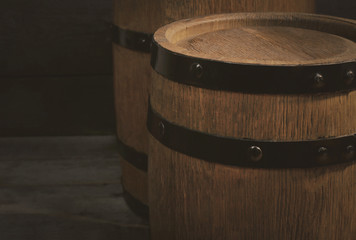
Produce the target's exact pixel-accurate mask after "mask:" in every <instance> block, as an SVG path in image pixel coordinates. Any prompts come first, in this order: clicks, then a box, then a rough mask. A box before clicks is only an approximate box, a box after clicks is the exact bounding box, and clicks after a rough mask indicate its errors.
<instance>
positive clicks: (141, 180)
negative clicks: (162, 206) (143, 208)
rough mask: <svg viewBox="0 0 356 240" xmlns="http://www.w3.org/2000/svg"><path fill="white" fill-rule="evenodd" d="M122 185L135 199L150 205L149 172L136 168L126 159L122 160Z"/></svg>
mask: <svg viewBox="0 0 356 240" xmlns="http://www.w3.org/2000/svg"><path fill="white" fill-rule="evenodd" d="M120 165H121V170H122V185H123V187H124V188H125V191H127V192H129V193H130V194H131V195H132V196H133V197H134V198H135V199H137V200H139V201H140V202H142V203H144V204H145V205H148V187H147V172H145V171H141V170H139V169H137V168H135V167H134V166H133V165H132V164H130V163H129V162H127V161H126V160H125V159H123V158H122V159H120Z"/></svg>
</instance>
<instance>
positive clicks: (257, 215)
mask: <svg viewBox="0 0 356 240" xmlns="http://www.w3.org/2000/svg"><path fill="white" fill-rule="evenodd" d="M221 17H222V18H223V17H224V16H221ZM217 18H219V17H217ZM307 19H308V17H306V19H305V20H306V21H304V22H303V24H305V25H307V23H308V20H307ZM194 21H199V19H196V20H191V21H185V22H184V21H183V22H180V23H177V24H176V25H175V24H172V25H170V26H171V27H172V26H177V27H178V28H179V29H185V30H184V31H185V32H184V31H183V32H184V33H183V32H179V31H175V30H174V29H171V28H170V27H169V26H167V27H165V28H163V31H166V32H165V33H167V34H165V36H166V37H167V41H163V44H164V46H166V47H167V48H168V49H169V50H172V49H173V51H174V49H175V50H177V52H178V53H181V54H182V53H183V54H186V53H187V52H188V51H189V48H182V47H181V46H176V45H177V44H179V43H181V42H184V41H185V40H184V39H185V38H186V41H185V43H186V45H185V46H191V44H190V43H189V41H190V40H191V39H192V38H191V36H192V35H191V34H189V33H194V31H195V32H199V33H201V34H203V35H199V34H196V35H195V37H196V36H198V35H199V38H201V40H202V41H205V38H204V37H205V36H207V37H208V41H210V39H212V37H213V36H216V35H214V34H213V35H209V34H206V33H207V32H209V29H210V30H211V29H214V30H215V31H220V30H221V29H220V27H223V26H224V21H220V22H219V23H217V24H215V25H214V27H206V26H207V25H208V24H206V25H203V30H199V29H198V27H195V28H194V27H192V28H191V29H190V27H191V26H192V25H189V24H190V22H194ZM201 21H203V22H205V23H207V22H209V21H207V19H206V18H202V19H201ZM349 23H351V22H348V21H345V22H344V23H343V24H349ZM352 23H353V24H354V22H352ZM219 24H220V25H219ZM341 25H342V24H341ZM332 26H334V25H332ZM323 29H324V28H323ZM232 31H233V30H232ZM326 31H327V30H326ZM337 31H339V30H337ZM287 32H288V30H287ZM292 32H293V33H295V32H294V30H293V31H292ZM186 33H187V34H186ZM279 33H280V31H277V32H276V34H277V35H279ZM234 34H235V32H233V33H232V35H233V36H234ZM217 35H218V37H220V36H221V35H219V34H217ZM156 36H157V37H156V38H155V40H156V41H157V40H158V43H159V44H160V41H159V40H160V39H163V35H160V32H159V31H158V35H156ZM247 38H248V39H250V36H248V37H247ZM177 39H178V40H177ZM269 39H270V38H267V40H266V41H268V40H269ZM169 41H170V42H169ZM202 41H200V42H202ZM258 41H260V40H258ZM304 41H308V38H305V40H304ZM330 41H331V42H333V40H332V39H331V40H330ZM188 43H189V44H188ZM301 43H302V41H301ZM194 44H195V43H194ZM197 44H199V43H197ZM350 44H351V43H350ZM354 44H355V43H353V45H354ZM351 45H352V44H351ZM206 46H208V44H207V45H206ZM234 46H236V45H233V44H231V45H226V46H223V45H220V49H221V48H222V51H224V50H226V49H228V48H232V49H234ZM260 46H263V45H260ZM305 46H307V44H306V45H304V44H303V45H302V44H301V45H300V46H299V48H301V49H302V48H303V47H305ZM171 47H172V48H171ZM267 47H268V46H266V45H265V46H264V48H267ZM288 47H290V46H288ZM288 47H286V48H288ZM352 47H354V46H352ZM336 48H337V47H336ZM295 49H298V47H297V46H296V45H295ZM195 50H196V48H195ZM250 50H251V51H252V48H250ZM209 51H211V50H208V49H207V48H206V47H205V48H201V51H200V52H199V53H198V51H196V53H195V54H197V55H199V54H201V56H204V57H205V58H208V56H209V54H210V52H209ZM232 51H233V50H232ZM262 51H263V49H262ZM214 54H215V53H214ZM214 54H212V56H211V58H214V57H216V58H214V60H220V58H219V57H217V56H216V54H215V55H214ZM257 54H258V53H257ZM347 54H348V53H346V54H345V56H347ZM341 55H342V54H341ZM355 56H356V54H355V53H353V54H352V55H350V56H347V57H348V58H349V59H353V58H354V57H355ZM298 57H300V55H298V56H295V55H294V54H291V55H290V56H289V58H290V61H292V60H293V59H294V58H297V59H298ZM352 57H353V58H352ZM271 59H273V55H272V56H271ZM317 59H318V60H319V59H320V58H317ZM240 60H241V59H240V56H237V57H236V58H235V60H234V62H239V61H240ZM262 60H263V59H262ZM339 60H340V59H336V60H335V61H339ZM299 61H300V62H301V63H300V64H303V61H302V60H299ZM306 62H307V61H306ZM255 63H256V64H259V63H260V59H259V58H256V59H255ZM270 64H271V65H273V64H274V66H277V65H278V62H277V63H273V62H271V63H270ZM256 71H258V69H257V70H256ZM152 76H153V78H152V79H153V80H152V90H151V98H150V101H151V105H152V108H153V110H154V111H155V112H157V113H158V114H159V115H161V116H162V117H163V118H164V119H166V120H168V121H169V122H172V123H175V124H177V125H180V126H182V127H185V128H188V129H192V130H196V131H200V132H203V133H209V134H213V135H217V136H222V137H233V138H238V139H242V138H248V139H255V140H273V141H277V140H278V141H300V140H316V139H319V138H328V137H337V136H343V135H351V134H355V133H356V91H351V92H349V93H328V94H314V95H312V94H300V95H284V94H278V95H277V94H275V95H273V94H246V93H238V92H229V91H216V90H208V89H201V88H197V87H193V86H188V85H183V84H178V83H176V82H173V81H169V80H167V79H165V78H163V77H162V76H160V75H158V74H157V73H155V74H153V75H152ZM239 80H240V81H242V80H243V79H239ZM266 81H268V79H266ZM149 149H150V150H149V170H148V176H149V206H150V226H151V237H152V239H180V240H181V239H182V240H183V239H184V240H186V239H231V240H232V239H246V240H247V239H293V240H294V239H295V240H299V239H303V240H304V239H310V240H311V239H318V240H319V239H320V240H324V239H327V240H337V239H348V240H352V239H354V237H355V236H356V218H355V214H356V194H355V191H356V177H355V174H356V165H355V164H354V163H353V164H351V163H350V164H340V165H335V166H329V167H320V168H309V169H252V168H241V167H230V166H225V165H221V164H213V163H209V162H206V161H203V160H201V159H196V158H192V157H189V156H187V155H184V154H181V153H178V152H175V151H173V150H171V149H169V148H167V147H165V146H163V145H162V144H161V143H159V142H158V141H157V140H156V139H154V138H153V137H152V136H151V137H150V148H149ZM285 158H286V159H285V160H286V161H288V156H286V157H285Z"/></svg>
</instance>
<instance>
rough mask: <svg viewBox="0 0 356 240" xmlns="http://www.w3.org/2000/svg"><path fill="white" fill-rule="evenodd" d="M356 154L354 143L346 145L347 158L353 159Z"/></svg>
mask: <svg viewBox="0 0 356 240" xmlns="http://www.w3.org/2000/svg"><path fill="white" fill-rule="evenodd" d="M354 156H355V147H354V146H353V145H349V146H347V147H346V154H345V157H346V159H347V160H351V159H353V158H354Z"/></svg>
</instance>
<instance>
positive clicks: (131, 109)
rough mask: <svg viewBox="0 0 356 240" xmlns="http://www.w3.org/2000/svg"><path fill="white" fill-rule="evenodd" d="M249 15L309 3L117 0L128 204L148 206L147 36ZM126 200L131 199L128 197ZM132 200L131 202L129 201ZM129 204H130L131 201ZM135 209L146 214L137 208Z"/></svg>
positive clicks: (117, 74) (306, 8)
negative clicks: (179, 23)
mask: <svg viewBox="0 0 356 240" xmlns="http://www.w3.org/2000/svg"><path fill="white" fill-rule="evenodd" d="M238 11H243V12H248V11H253V12H255V11H287V12H290V11H297V12H314V1H312V0H263V1H262V0H253V1H252V0H242V1H235V0H199V1H198V0H194V1H191V0H189V1H188V0H184V1H172V0H153V1H147V0H116V1H115V20H114V24H115V25H114V26H113V39H114V42H115V44H114V45H113V54H114V89H115V108H116V122H117V136H118V139H119V144H120V151H121V155H122V157H123V158H122V159H121V166H122V180H123V186H124V188H125V189H126V192H127V194H126V195H127V196H128V198H129V202H136V203H138V204H136V206H137V205H139V203H143V204H144V205H147V201H148V200H147V199H148V198H147V151H148V140H147V139H148V138H147V135H148V134H147V130H146V113H147V98H148V85H149V82H150V73H151V67H150V64H149V61H150V60H149V59H150V56H149V48H150V41H151V36H152V34H153V32H154V31H156V30H157V29H158V28H159V27H161V26H163V25H165V24H167V23H169V22H172V21H175V20H179V19H183V18H188V17H193V16H202V15H208V14H213V13H229V12H238ZM129 195H130V196H129ZM134 199H136V201H134ZM131 200H133V201H131ZM140 209H143V210H144V209H146V212H147V211H148V210H147V207H145V206H142V207H140Z"/></svg>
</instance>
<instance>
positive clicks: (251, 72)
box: [151, 39, 356, 94]
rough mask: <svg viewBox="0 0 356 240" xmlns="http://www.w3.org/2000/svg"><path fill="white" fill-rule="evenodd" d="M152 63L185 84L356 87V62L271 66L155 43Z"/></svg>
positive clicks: (242, 88) (301, 89)
mask: <svg viewBox="0 0 356 240" xmlns="http://www.w3.org/2000/svg"><path fill="white" fill-rule="evenodd" d="M151 52H152V56H151V65H152V67H153V69H154V70H155V71H156V72H157V73H159V74H160V75H162V76H163V77H165V78H167V79H169V80H172V81H175V82H178V83H182V84H187V85H192V86H196V87H200V88H207V89H213V90H226V91H233V92H245V93H270V94H308V93H335V92H348V91H352V90H354V89H356V79H355V73H356V62H355V61H352V62H344V63H339V64H328V65H305V66H267V65H253V64H235V63H227V62H221V61H214V60H208V59H202V58H197V57H190V56H185V55H182V54H179V53H175V52H172V51H170V50H168V49H165V48H163V47H162V46H160V45H159V44H158V43H157V42H156V41H155V40H154V39H153V42H152V49H151Z"/></svg>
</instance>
